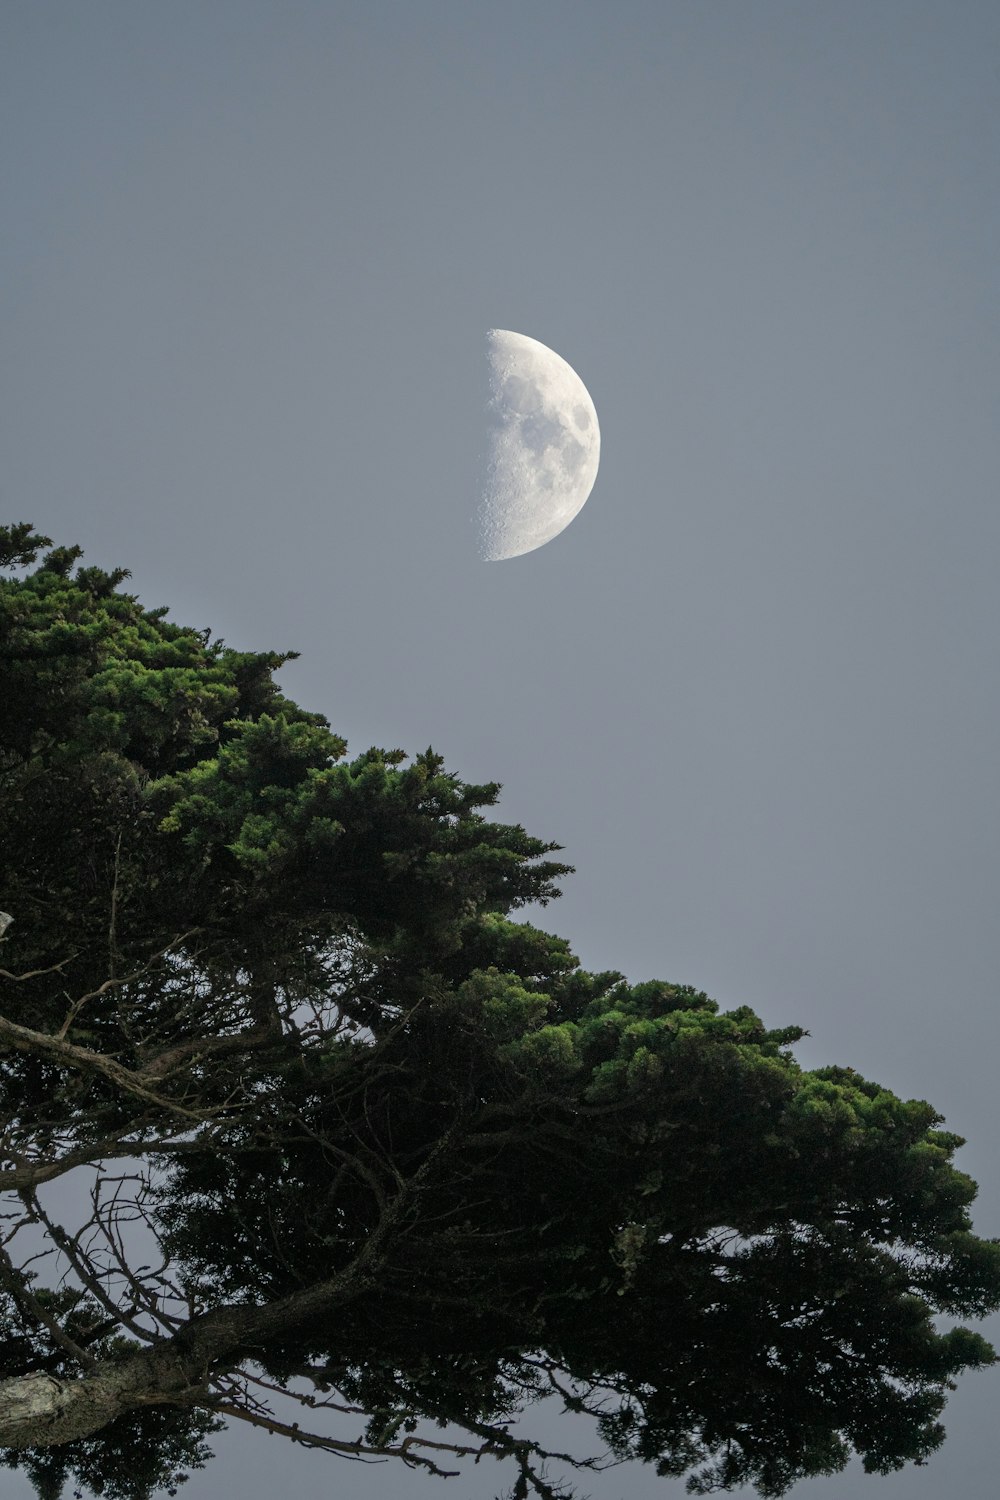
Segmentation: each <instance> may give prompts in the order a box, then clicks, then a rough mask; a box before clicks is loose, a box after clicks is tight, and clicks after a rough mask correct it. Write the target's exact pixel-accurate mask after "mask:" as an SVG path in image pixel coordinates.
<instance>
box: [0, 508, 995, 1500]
mask: <svg viewBox="0 0 1000 1500" xmlns="http://www.w3.org/2000/svg"><path fill="white" fill-rule="evenodd" d="M0 541H2V547H0V554H2V560H3V561H4V562H5V563H6V564H7V565H8V566H9V567H10V568H11V569H13V576H12V577H11V578H10V579H9V580H8V581H6V582H5V583H3V584H2V586H0V703H2V705H3V717H2V727H0V788H2V800H0V840H2V847H3V851H4V859H3V874H2V885H0V907H2V908H3V910H4V911H5V912H7V913H9V914H10V915H11V916H12V918H13V921H12V923H11V925H10V926H9V928H8V929H7V931H6V934H5V936H4V939H3V945H2V954H0V957H2V963H3V969H2V970H0V973H2V975H3V980H2V987H0V1145H2V1152H3V1160H2V1162H0V1187H2V1188H3V1189H4V1191H5V1193H6V1194H7V1199H8V1203H9V1209H8V1221H7V1223H8V1239H7V1245H6V1249H5V1250H4V1251H3V1252H2V1262H0V1285H2V1289H3V1302H2V1306H0V1316H2V1319H3V1324H4V1326H3V1327H2V1329H0V1334H2V1337H3V1338H5V1339H6V1343H5V1344H3V1345H2V1348H3V1354H2V1357H0V1377H3V1383H0V1446H4V1450H5V1451H4V1459H5V1461H6V1462H8V1463H11V1464H21V1465H22V1466H23V1467H24V1468H25V1469H26V1471H27V1472H28V1473H29V1474H30V1475H31V1476H32V1478H33V1479H34V1480H35V1483H36V1486H37V1487H38V1489H39V1493H40V1494H41V1495H42V1496H43V1497H46V1500H47V1497H50V1496H51V1497H55V1496H57V1495H58V1493H59V1491H60V1487H61V1485H62V1483H63V1480H64V1479H65V1478H66V1477H67V1476H69V1475H74V1476H75V1477H76V1479H77V1481H78V1482H81V1483H83V1484H84V1485H86V1486H87V1487H88V1488H89V1489H90V1490H92V1491H93V1492H94V1493H96V1494H107V1495H108V1496H110V1497H113V1500H143V1497H145V1496H147V1495H149V1494H151V1493H152V1492H153V1491H154V1490H156V1489H157V1488H158V1487H166V1488H172V1487H173V1486H174V1485H175V1484H176V1483H177V1482H178V1481H179V1478H180V1477H182V1476H183V1471H184V1469H185V1468H186V1467H190V1466H191V1465H192V1464H199V1463H201V1462H203V1461H204V1458H205V1456H206V1450H205V1448H204V1439H205V1437H206V1434H209V1433H210V1432H211V1430H212V1429H213V1426H215V1425H217V1424H218V1422H219V1421H220V1420H221V1419H226V1420H233V1421H236V1420H244V1421H249V1422H251V1423H254V1424H256V1425H260V1426H265V1427H268V1428H269V1429H270V1430H272V1431H281V1432H285V1433H286V1435H288V1436H289V1437H291V1438H292V1439H293V1440H294V1441H299V1442H303V1441H304V1442H307V1443H309V1444H310V1445H312V1446H322V1447H328V1448H330V1449H331V1451H334V1452H348V1453H380V1454H385V1455H387V1456H394V1457H396V1458H398V1459H399V1460H400V1461H401V1462H403V1463H405V1464H409V1465H411V1466H412V1465H422V1466H424V1467H426V1468H430V1469H432V1470H434V1471H435V1472H438V1473H443V1472H445V1464H446V1462H447V1461H448V1460H449V1459H451V1458H455V1459H458V1458H460V1457H461V1454H462V1452H465V1453H476V1454H489V1455H491V1456H493V1457H496V1458H498V1459H500V1460H503V1461H507V1462H509V1464H510V1465H511V1466H512V1470H513V1484H514V1489H513V1494H514V1495H515V1496H517V1497H526V1496H527V1495H528V1494H530V1493H536V1494H538V1495H539V1496H542V1497H545V1496H549V1497H554V1496H555V1495H556V1494H557V1493H562V1491H561V1490H557V1486H556V1484H555V1482H554V1481H553V1480H551V1479H548V1478H546V1477H545V1468H544V1460H545V1458H546V1454H545V1452H544V1451H543V1449H542V1447H541V1445H540V1444H538V1443H537V1442H536V1441H535V1440H534V1439H533V1438H532V1437H531V1436H530V1434H529V1431H528V1428H527V1427H515V1426H513V1425H512V1424H513V1419H514V1418H515V1416H516V1415H517V1414H518V1412H520V1411H521V1409H522V1408H523V1407H524V1406H525V1405H526V1404H528V1403H530V1401H531V1400H533V1399H534V1398H535V1397H537V1396H539V1395H542V1394H550V1395H552V1396H553V1397H556V1398H558V1399H559V1400H560V1401H561V1402H562V1403H563V1405H564V1406H565V1408H566V1409H567V1410H569V1411H585V1412H586V1411H589V1412H592V1413H593V1414H594V1416H595V1420H596V1424H597V1429H598V1432H599V1436H600V1439H601V1440H602V1442H603V1445H604V1447H605V1448H606V1449H607V1450H608V1451H610V1453H611V1454H612V1455H614V1456H616V1457H618V1458H624V1457H635V1458H640V1459H643V1460H645V1461H647V1462H649V1463H652V1464H653V1465H654V1466H656V1467H657V1468H658V1470H659V1472H660V1473H662V1474H664V1475H679V1474H684V1473H689V1474H690V1475H691V1478H690V1480H689V1483H690V1485H691V1487H692V1488H694V1489H695V1490H697V1491H699V1492H701V1491H704V1490H707V1489H710V1488H730V1487H735V1486H737V1485H739V1484H742V1483H747V1482H750V1483H753V1484H755V1485H756V1486H757V1488H758V1489H759V1491H760V1492H761V1494H764V1495H779V1494H782V1493H783V1492H784V1491H785V1490H786V1489H787V1488H788V1487H789V1486H790V1485H791V1484H793V1483H794V1482H795V1481H796V1480H797V1479H798V1478H800V1477H802V1476H804V1475H807V1474H815V1473H826V1472H830V1471H832V1470H835V1469H837V1468H839V1467H841V1466H842V1465H843V1463H844V1462H846V1460H847V1458H848V1457H849V1456H850V1454H851V1453H852V1452H856V1453H858V1454H860V1455H861V1456H862V1457H863V1459H864V1462H865V1464H866V1466H867V1467H868V1468H869V1469H872V1470H878V1471H888V1470H890V1469H893V1468H897V1467H899V1466H900V1465H902V1464H903V1463H905V1462H906V1461H908V1460H916V1461H920V1460H922V1459H923V1458H924V1457H925V1456H926V1455H927V1454H928V1453H930V1452H931V1451H932V1450H933V1449H934V1448H935V1447H936V1446H937V1445H938V1444H939V1443H940V1441H941V1437H942V1429H941V1427H940V1424H939V1422H938V1417H939V1415H940V1412H941V1409H942V1407H943V1404H944V1398H945V1395H946V1393H947V1390H948V1388H949V1386H950V1384H951V1383H952V1381H953V1379H954V1376H955V1375H956V1374H957V1372H959V1371H960V1370H962V1369H963V1368H966V1367H969V1366H976V1365H982V1364H986V1363H989V1362H992V1360H993V1357H994V1356H993V1351H992V1350H991V1349H990V1347H989V1345H988V1344H986V1343H985V1342H984V1340H982V1339H981V1338H980V1337H979V1336H978V1335H977V1334H975V1333H972V1332H970V1331H968V1330H966V1329H964V1328H953V1329H952V1330H951V1331H950V1332H946V1333H942V1332H939V1331H938V1330H937V1329H936V1327H935V1324H934V1321H933V1318H934V1314H935V1313H937V1312H944V1313H947V1314H950V1315H959V1316H967V1317H978V1316H981V1315H982V1314H984V1313H986V1312H988V1311H990V1310H992V1309H993V1308H995V1307H997V1306H998V1305H1000V1247H998V1246H997V1245H995V1244H993V1243H991V1242H986V1241H983V1240H981V1239H979V1238H977V1237H976V1236H975V1235H974V1234H973V1233H972V1230H971V1224H970V1219H969V1205H970V1204H971V1202H972V1199H973V1197H974V1193H975V1187H974V1184H973V1183H972V1182H971V1181H970V1180H969V1179H968V1178H967V1177H966V1176H964V1175H963V1174H962V1173H960V1172H959V1171H957V1170H956V1169H955V1167H954V1166H953V1165H952V1156H953V1153H954V1151H955V1149H956V1147H957V1146H958V1145H960V1144H961V1142H960V1141H959V1140H958V1138H957V1137H955V1136H954V1135H950V1134H948V1133H945V1132H943V1131H942V1130H940V1129H939V1126H940V1124H941V1120H940V1118H939V1116H938V1115H937V1114H936V1113H935V1111H934V1110H933V1109H932V1108H931V1107H930V1106H929V1105H927V1104H924V1103H921V1102H919V1101H913V1100H910V1101H903V1100H901V1099H898V1098H896V1097H895V1096H894V1095H892V1094H891V1093H889V1092H887V1091H886V1090H884V1089H881V1088H880V1087H879V1086H878V1085H877V1084H874V1083H871V1082H869V1081H867V1080H866V1079H864V1078H863V1077H861V1076H860V1075H859V1074H857V1073H855V1072H854V1071H853V1070H852V1069H850V1068H837V1067H831V1068H824V1069H820V1070H816V1071H812V1072H806V1071H803V1070H802V1069H800V1068H799V1066H798V1065H797V1063H796V1062H795V1060H794V1058H793V1056H792V1053H791V1051H790V1047H791V1044H793V1043H794V1042H795V1041H796V1040H797V1039H798V1037H799V1036H800V1035H801V1033H800V1032H799V1031H797V1030H795V1029H786V1030H783V1031H777V1032H776V1031H768V1030H767V1029H766V1028H765V1027H764V1026H763V1025H762V1023H761V1022H760V1021H759V1020H758V1018H757V1017H756V1016H755V1015H754V1014H753V1013H752V1012H751V1011H749V1010H747V1009H745V1008H740V1009H737V1010H734V1011H731V1012H729V1013H726V1014H720V1012H719V1009H718V1007H717V1006H716V1004H715V1003H714V1002H713V1001H711V1000H710V999H708V997H707V996H705V995H703V994H701V993H699V992H698V991H696V990H693V989H691V988H689V987H686V986H680V985H673V984H667V983H663V982H659V981H656V982H652V983H645V984H629V983H628V982H626V980H625V979H624V978H623V977H622V976H621V975H620V974H617V973H605V974H589V973H585V972H583V971H582V970H581V969H580V968H579V966H578V964H577V961H576V960H575V958H574V957H573V955H572V954H571V952H570V951H569V948H568V946H567V945H566V943H564V942H563V941H562V940H561V939H559V938H556V937H553V936H550V935H549V934H546V933H544V932H541V931H538V930H537V929H535V928H534V927H532V926H530V925H528V924H526V923H523V922H514V921H512V920H511V914H512V913H513V912H514V911H516V910H517V908H519V907H521V906H523V905H525V904H526V903H529V902H545V901H547V900H549V899H550V898H551V897H552V896H554V895H556V894H557V890H556V885H555V882H556V881H557V880H558V879H559V877H560V876H562V875H563V874H565V873H566V867H565V866H564V865H560V864H558V863H556V862H553V861H552V860H549V859H547V858H546V856H547V855H549V854H551V853H553V852H554V848H555V846H553V845H551V844H547V843H543V842H540V841H539V840H537V839H532V838H530V837H529V836H528V835H527V834H525V832H524V831H523V830H522V829H521V828H519V827H511V826H508V825H504V824H500V823H495V822H491V821H488V820H487V818H486V817H484V815H483V811H482V810H483V809H485V808H489V807H490V806H491V805H492V804H493V803H494V802H495V800H496V797H497V793H498V788H497V787H496V786H495V785H488V786H468V785H465V784H463V783H462V782H461V781H460V780H459V779H458V778H457V777H455V776H453V775H451V774H450V773H448V772H446V771H445V769H444V766H443V763H442V761H441V759H440V758H439V757H438V756H437V755H435V754H434V753H433V752H432V751H430V750H428V751H427V752H426V753H424V754H423V755H420V756H417V757H416V758H415V759H414V760H412V761H408V760H407V759H406V757H404V756H403V754H402V753H401V752H398V751H394V752H391V753H386V752H381V751H375V750H372V751H368V752H367V753H366V754H364V755H362V756H360V757H359V758H357V759H355V760H353V761H348V760H346V759H345V745H344V742H343V741H342V740H341V739H339V738H338V737H337V736H336V735H334V734H333V733H331V731H330V729H329V727H328V725H327V723H326V721H325V720H324V719H323V718H322V717H320V716H319V715H317V714H312V713H307V712H305V711H303V710H302V709H301V708H299V707H298V706H297V705H296V704H294V703H292V702H290V701H289V700H288V699H287V698H286V697H285V696H284V695H283V694H282V693H281V691H280V690H279V688H278V687H277V685H276V683H275V680H274V673H275V671H276V670H277V669H278V668H279V667H280V666H281V665H282V663H283V662H284V661H286V660H287V659H288V657H287V655H285V656H282V655H273V654H250V653H242V652H237V651H233V650H230V649H228V648H227V647H226V646H225V645H224V644H223V643H222V642H218V641H212V640H211V638H210V635H209V633H208V632H206V631H192V630H186V629H183V628H181V627H179V626H176V625H174V624H172V623H170V622H169V621H168V620H167V618H166V615H165V611H162V610H152V611H150V610H144V609H143V608H142V607H141V606H140V605H139V603H138V602H137V601H136V599H135V598H134V597H132V596H131V595H129V594H128V593H127V592H124V591H123V589H122V587H121V585H122V583H123V582H124V579H125V577H126V575H125V574H123V573H121V572H115V573H110V574H109V573H103V572H101V571H99V570H98V569H94V568H86V569H83V568H77V567H76V564H77V561H78V557H79V553H78V550H77V549H75V548H63V549H56V550H54V551H50V552H49V553H48V555H47V556H46V557H45V558H44V559H43V561H42V563H41V565H40V566H39V567H37V568H35V569H34V570H33V571H29V569H30V568H31V566H32V564H33V563H34V562H35V560H36V557H37V553H38V550H39V548H40V547H42V546H48V545H50V544H49V543H48V542H47V540H46V539H38V538H33V537H32V536H31V534H30V530H29V528H27V527H14V528H8V529H7V530H6V532H3V533H0ZM81 1174H84V1175H89V1178H90V1180H91V1184H92V1185H91V1192H90V1196H89V1198H88V1203H87V1209H86V1210H85V1211H83V1212H82V1213H81V1214H80V1216H79V1217H80V1222H78V1223H76V1224H70V1223H69V1222H64V1220H66V1218H67V1213H68V1210H67V1209H66V1206H65V1205H66V1203H67V1202H69V1201H70V1200H71V1199H74V1200H75V1199H78V1198H79V1197H80V1194H79V1192H78V1191H70V1190H69V1189H68V1188H64V1184H63V1183H62V1182H61V1181H60V1179H62V1178H66V1179H67V1180H68V1182H69V1184H70V1186H71V1187H73V1186H74V1185H75V1184H76V1183H77V1182H78V1179H79V1178H80V1176H81ZM48 1184H52V1186H51V1187H50V1186H48ZM60 1205H61V1207H60ZM39 1232H42V1233H44V1235H45V1236H46V1238H47V1241H48V1244H49V1246H50V1248H52V1249H53V1250H54V1249H58V1250H59V1251H60V1255H61V1266H62V1268H63V1269H65V1268H67V1267H68V1268H69V1272H70V1275H69V1279H68V1281H67V1282H66V1283H65V1285H63V1286H62V1287H61V1288H60V1287H59V1286H58V1285H57V1282H56V1279H55V1274H54V1270H53V1269H51V1268H50V1266H49V1262H47V1261H46V1260H44V1259H43V1260H42V1261H41V1262H36V1263H35V1264H34V1265H33V1267H32V1269H31V1270H26V1269H24V1267H25V1266H26V1265H27V1262H28V1259H29V1257H30V1256H31V1255H32V1254H33V1253H34V1251H35V1250H36V1249H37V1244H38V1235H39ZM150 1243H153V1244H154V1245H155V1247H156V1252H155V1253H154V1254H153V1255H151V1254H150V1250H149V1246H150ZM22 1247H23V1254H22V1256H21V1259H19V1258H18V1256H19V1252H21V1251H22ZM151 1262H155V1264H154V1263H151ZM43 1375H44V1376H47V1377H51V1379H49V1380H47V1381H43V1380H41V1379H40V1377H41V1376H43ZM295 1400H298V1401H299V1402H300V1403H304V1404H305V1405H306V1406H308V1407H309V1408H310V1409H311V1410H312V1411H313V1413H314V1416H313V1419H312V1420H311V1423H310V1429H309V1431H308V1432H304V1431H303V1429H302V1428H301V1426H298V1425H293V1420H292V1419H291V1418H289V1417H288V1416H287V1414H284V1413H283V1410H282V1403H283V1402H291V1401H295ZM39 1403H40V1404H39ZM46 1403H48V1404H47V1405H46ZM318 1409H323V1410H318ZM324 1411H326V1412H328V1413H329V1415H330V1418H331V1423H332V1425H331V1426H329V1428H323V1426H322V1420H321V1419H322V1417H323V1414H324ZM345 1414H346V1417H347V1418H349V1419H350V1422H351V1423H353V1425H352V1426H351V1427H350V1433H349V1435H348V1436H344V1431H345V1429H344V1426H343V1422H344V1420H345ZM335 1419H336V1420H339V1421H340V1425H339V1426H337V1425H336V1420H335ZM435 1424H448V1425H447V1430H446V1431H445V1432H442V1430H441V1427H440V1426H439V1425H437V1426H436V1425H435ZM362 1425H363V1434H362V1430H361V1429H362ZM456 1434H457V1435H456ZM140 1439H141V1446H142V1451H143V1453H144V1459H143V1463H142V1464H136V1463H135V1462H133V1461H131V1460H129V1461H128V1462H127V1463H126V1462H125V1461H124V1460H123V1458H122V1454H123V1452H127V1453H129V1454H133V1455H134V1453H135V1452H136V1442H137V1441H139V1440H140ZM597 1447H598V1449H599V1448H600V1447H601V1443H598V1444H597ZM559 1457H560V1461H561V1463H562V1465H563V1467H565V1468H569V1467H570V1466H571V1465H572V1464H573V1463H575V1462H581V1461H586V1456H585V1455H584V1456H583V1457H582V1458H581V1457H579V1456H578V1457H574V1456H573V1455H570V1454H561V1455H560V1456H559Z"/></svg>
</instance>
